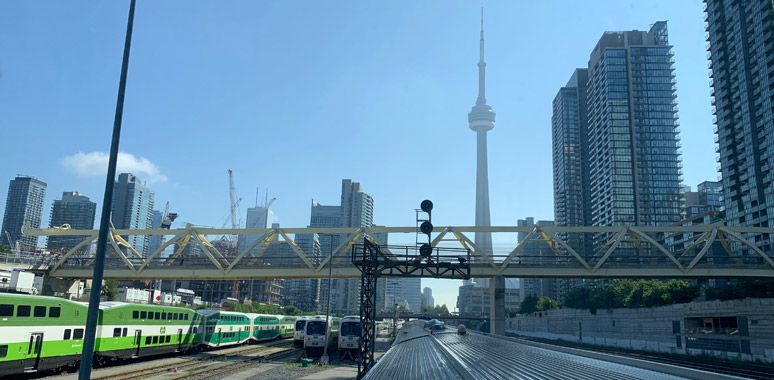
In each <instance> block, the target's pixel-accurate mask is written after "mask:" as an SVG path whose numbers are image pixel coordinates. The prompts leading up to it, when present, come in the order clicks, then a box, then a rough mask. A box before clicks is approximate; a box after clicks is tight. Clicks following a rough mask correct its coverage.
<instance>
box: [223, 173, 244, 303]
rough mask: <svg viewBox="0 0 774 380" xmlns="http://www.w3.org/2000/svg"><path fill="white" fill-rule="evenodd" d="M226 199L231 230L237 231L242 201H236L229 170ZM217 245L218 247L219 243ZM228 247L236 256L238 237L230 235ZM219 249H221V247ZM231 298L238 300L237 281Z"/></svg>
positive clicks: (232, 174) (231, 175) (232, 288)
mask: <svg viewBox="0 0 774 380" xmlns="http://www.w3.org/2000/svg"><path fill="white" fill-rule="evenodd" d="M228 197H229V201H230V202H231V228H233V229H237V228H239V222H238V221H237V220H238V219H237V210H239V202H240V201H241V200H242V199H241V198H240V199H239V201H237V195H236V186H234V172H233V171H231V169H228ZM218 244H219V245H220V243H218ZM230 245H231V247H229V248H230V251H232V255H233V256H236V255H237V254H238V253H239V236H237V235H231V244H230ZM221 249H223V246H222V245H221ZM231 297H233V298H239V280H234V283H233V286H232V287H231Z"/></svg>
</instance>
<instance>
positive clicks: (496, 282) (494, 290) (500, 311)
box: [489, 276, 505, 335]
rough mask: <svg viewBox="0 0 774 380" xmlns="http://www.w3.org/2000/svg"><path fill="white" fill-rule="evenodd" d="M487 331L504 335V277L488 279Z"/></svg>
mask: <svg viewBox="0 0 774 380" xmlns="http://www.w3.org/2000/svg"><path fill="white" fill-rule="evenodd" d="M489 300H490V302H489V333H490V334H497V335H505V277H503V276H495V277H494V278H492V280H491V281H489Z"/></svg>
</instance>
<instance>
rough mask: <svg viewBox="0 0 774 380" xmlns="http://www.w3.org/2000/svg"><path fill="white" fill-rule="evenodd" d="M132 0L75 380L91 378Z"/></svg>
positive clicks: (129, 38)
mask: <svg viewBox="0 0 774 380" xmlns="http://www.w3.org/2000/svg"><path fill="white" fill-rule="evenodd" d="M135 1H136V0H130V3H129V20H128V21H127V25H126V40H125V41H124V58H123V62H122V63H121V79H120V82H119V84H118V101H117V102H116V117H115V120H114V122H113V140H112V141H111V143H110V161H109V162H108V171H107V179H106V180H105V196H104V197H103V198H102V199H103V200H102V218H101V219H100V222H99V239H98V240H97V254H96V255H97V257H96V260H95V261H94V275H93V276H92V283H91V295H90V297H89V311H88V314H87V317H86V338H85V339H84V341H83V353H82V354H81V369H80V372H79V373H78V380H89V379H90V378H91V366H92V361H93V360H92V359H93V357H94V343H95V342H96V337H97V318H98V317H99V296H100V293H101V291H102V275H103V272H104V271H105V250H106V248H107V237H108V228H109V227H110V208H111V204H112V203H113V184H114V183H115V180H116V162H117V161H118V142H119V140H120V138H121V119H122V117H123V114H124V92H125V90H126V72H127V69H128V68H129V48H130V46H131V45H132V24H134V6H135Z"/></svg>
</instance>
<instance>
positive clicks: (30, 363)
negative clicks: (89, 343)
mask: <svg viewBox="0 0 774 380" xmlns="http://www.w3.org/2000/svg"><path fill="white" fill-rule="evenodd" d="M87 310H88V308H87V307H86V306H84V305H82V304H80V303H77V302H73V301H69V300H65V299H62V298H56V297H42V296H31V295H26V294H24V295H21V294H8V293H5V294H0V376H4V375H11V374H20V373H28V372H37V371H43V370H52V369H59V368H67V367H70V368H72V367H75V366H77V364H78V362H79V361H80V357H81V351H82V349H83V335H84V326H86V311H87Z"/></svg>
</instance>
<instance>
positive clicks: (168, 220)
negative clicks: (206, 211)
mask: <svg viewBox="0 0 774 380" xmlns="http://www.w3.org/2000/svg"><path fill="white" fill-rule="evenodd" d="M177 217H178V215H177V213H175V212H169V201H167V205H166V206H164V213H163V214H161V224H159V225H158V226H154V227H156V228H163V229H165V230H168V229H170V228H171V227H172V222H174V221H175V219H177ZM166 241H167V237H166V236H165V235H160V236H159V246H158V248H161V247H162V246H163V245H164V243H165V242H166ZM158 248H157V249H158ZM154 288H155V289H156V290H158V291H161V280H156V284H155V286H154ZM173 288H174V287H173Z"/></svg>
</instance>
